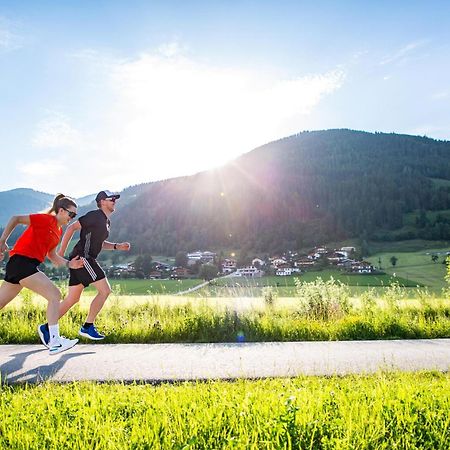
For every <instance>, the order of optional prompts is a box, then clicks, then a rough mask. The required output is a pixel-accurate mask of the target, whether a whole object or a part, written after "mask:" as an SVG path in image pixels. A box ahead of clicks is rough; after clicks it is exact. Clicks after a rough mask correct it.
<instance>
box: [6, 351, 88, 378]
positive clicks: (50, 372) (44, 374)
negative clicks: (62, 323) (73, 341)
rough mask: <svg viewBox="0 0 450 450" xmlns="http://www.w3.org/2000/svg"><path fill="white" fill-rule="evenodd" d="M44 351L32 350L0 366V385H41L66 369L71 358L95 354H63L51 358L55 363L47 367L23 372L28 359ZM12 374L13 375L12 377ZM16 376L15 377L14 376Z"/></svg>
mask: <svg viewBox="0 0 450 450" xmlns="http://www.w3.org/2000/svg"><path fill="white" fill-rule="evenodd" d="M42 351H44V350H32V351H29V352H20V353H16V354H14V355H11V356H12V359H11V360H10V361H8V362H6V363H5V364H2V365H1V366H0V383H1V384H14V383H40V382H42V381H45V380H48V379H50V378H52V377H53V376H54V375H55V374H56V373H58V371H59V370H61V369H62V368H63V367H64V364H65V363H66V362H67V361H68V360H69V359H71V358H76V357H77V356H83V355H92V354H93V353H95V352H78V353H63V354H61V356H60V357H59V358H57V359H56V360H55V359H54V358H55V356H49V358H51V359H52V360H53V361H54V362H52V363H51V364H47V365H44V364H43V365H40V366H38V367H34V368H33V369H30V370H28V371H26V372H21V370H22V368H23V365H24V363H25V361H26V359H27V358H28V357H29V356H31V355H32V354H34V353H40V352H42ZM10 374H11V375H10ZM14 374H15V375H14Z"/></svg>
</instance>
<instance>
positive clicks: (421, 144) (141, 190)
mask: <svg viewBox="0 0 450 450" xmlns="http://www.w3.org/2000/svg"><path fill="white" fill-rule="evenodd" d="M15 191H25V192H26V193H27V194H29V196H28V197H26V198H25V197H20V198H19V197H14V201H12V200H11V198H12V197H9V200H8V202H7V203H5V201H4V200H3V201H2V194H7V193H9V194H8V195H10V196H11V195H12V194H13V193H14V192H15ZM7 193H0V211H1V213H2V217H9V216H10V215H12V214H17V213H19V212H25V213H26V212H30V211H38V210H40V209H43V206H42V204H40V206H38V205H37V204H36V206H33V205H31V204H30V202H31V198H33V197H34V196H35V194H36V195H38V194H39V195H40V196H47V197H45V199H47V201H51V199H52V198H53V196H50V195H48V194H42V193H36V192H35V191H31V190H14V191H7ZM121 194H122V196H121V199H120V200H119V202H118V204H117V211H116V213H115V214H114V216H113V217H112V227H111V237H110V238H111V240H114V241H130V242H131V243H132V245H133V249H134V251H136V252H150V253H152V254H166V255H174V254H175V253H176V252H177V251H180V250H181V251H190V250H195V249H206V248H208V249H218V250H219V249H236V248H240V249H244V250H252V251H254V252H260V253H262V252H264V253H265V252H278V251H282V250H286V249H296V248H302V247H305V246H312V245H318V244H322V243H326V242H329V241H336V240H341V239H347V238H360V239H361V240H362V241H364V240H369V239H372V240H401V239H414V238H421V239H430V240H450V142H448V141H438V140H434V139H430V138H427V137H420V136H409V135H400V134H394V133H391V134H386V133H367V132H362V131H352V130H346V129H339V130H325V131H311V132H303V133H300V134H297V135H294V136H290V137H287V138H284V139H280V140H278V141H275V142H271V143H269V144H266V145H263V146H262V147H259V148H256V149H254V150H252V151H250V152H249V153H246V154H245V155H242V156H241V157H239V158H237V159H236V160H234V161H233V162H231V163H229V164H227V165H225V166H223V167H221V168H219V169H215V170H210V171H205V172H201V173H198V174H196V175H192V176H187V177H180V178H173V179H168V180H163V181H158V182H152V183H145V184H140V185H136V186H131V187H129V188H127V189H125V190H124V191H123V192H122V193H121ZM39 195H38V196H39ZM40 198H41V197H40ZM88 200H89V199H88ZM88 200H86V201H88ZM25 201H28V202H29V203H27V204H25ZM9 204H11V208H10V209H8V210H7V211H6V212H5V211H4V207H5V205H9ZM80 205H81V202H80ZM12 206H14V207H12ZM93 207H95V205H94V204H92V203H89V204H85V205H84V206H81V207H80V208H79V212H80V214H83V213H84V212H85V211H87V210H89V209H92V208H93ZM19 208H20V210H21V211H18V209H19ZM1 223H2V221H1V220H0V224H1Z"/></svg>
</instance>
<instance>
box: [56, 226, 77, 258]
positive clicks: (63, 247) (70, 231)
mask: <svg viewBox="0 0 450 450" xmlns="http://www.w3.org/2000/svg"><path fill="white" fill-rule="evenodd" d="M77 230H81V223H80V222H79V221H78V220H77V221H76V222H73V223H71V224H70V225H69V226H68V227H67V229H66V232H65V233H64V236H63V238H62V240H61V245H60V247H59V250H58V252H57V253H58V255H59V256H61V257H62V256H64V253H66V249H67V246H68V245H69V242H70V240H71V239H72V236H73V234H74V233H75V231H77Z"/></svg>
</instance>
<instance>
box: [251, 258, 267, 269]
mask: <svg viewBox="0 0 450 450" xmlns="http://www.w3.org/2000/svg"><path fill="white" fill-rule="evenodd" d="M265 265H266V262H265V261H263V260H262V259H261V258H254V259H253V261H252V266H259V267H264V266H265Z"/></svg>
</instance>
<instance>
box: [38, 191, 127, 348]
mask: <svg viewBox="0 0 450 450" xmlns="http://www.w3.org/2000/svg"><path fill="white" fill-rule="evenodd" d="M119 198H120V195H119V194H116V193H114V192H110V191H107V190H105V191H100V192H99V193H98V194H97V196H96V197H95V201H96V202H97V208H98V209H96V210H93V211H89V212H88V213H87V214H85V215H84V216H82V217H80V218H79V219H78V220H77V221H76V222H74V223H72V224H71V225H69V226H68V227H67V230H66V232H65V233H64V236H63V238H62V241H61V247H60V248H59V250H58V255H60V256H61V255H64V253H65V251H66V249H67V246H68V245H69V242H70V240H71V239H72V236H73V234H74V233H75V231H78V230H80V239H79V241H78V242H77V243H76V245H75V247H74V248H73V250H72V252H71V253H70V255H69V260H72V259H74V258H77V257H80V258H81V259H82V260H83V263H84V266H83V267H82V268H80V269H75V270H72V269H70V278H69V293H68V295H67V297H66V298H65V299H64V300H63V301H62V302H61V303H60V307H59V317H62V316H63V315H64V314H66V312H67V311H68V310H69V309H70V308H71V307H72V306H73V305H75V303H77V302H78V301H79V300H80V297H81V293H82V292H83V290H84V288H86V287H87V286H89V285H90V284H92V286H94V287H95V289H96V290H97V295H96V296H95V297H94V299H93V300H92V302H91V306H90V308H89V314H88V316H87V318H86V322H85V323H84V324H83V325H82V327H81V328H80V331H79V332H78V334H79V335H80V336H82V337H85V338H88V339H91V340H96V341H98V340H101V339H104V338H105V335H103V334H101V333H99V332H98V331H97V329H96V328H95V325H94V322H95V319H96V317H97V315H98V313H99V312H100V311H101V309H102V308H103V305H104V304H105V302H106V299H107V298H108V296H109V294H110V293H111V286H110V284H109V282H108V279H107V278H106V275H105V272H104V271H103V269H102V268H101V267H100V265H99V264H98V262H97V259H96V258H97V256H98V254H99V253H100V251H101V250H102V249H105V250H123V251H128V250H129V249H130V244H129V243H128V242H121V243H114V242H109V241H107V240H106V239H107V238H108V236H109V228H110V224H111V223H110V220H109V218H110V217H111V215H112V213H113V212H114V211H115V206H116V200H117V199H119ZM39 336H40V338H41V341H42V343H43V344H44V345H48V342H49V334H48V325H47V324H44V325H40V326H39Z"/></svg>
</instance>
